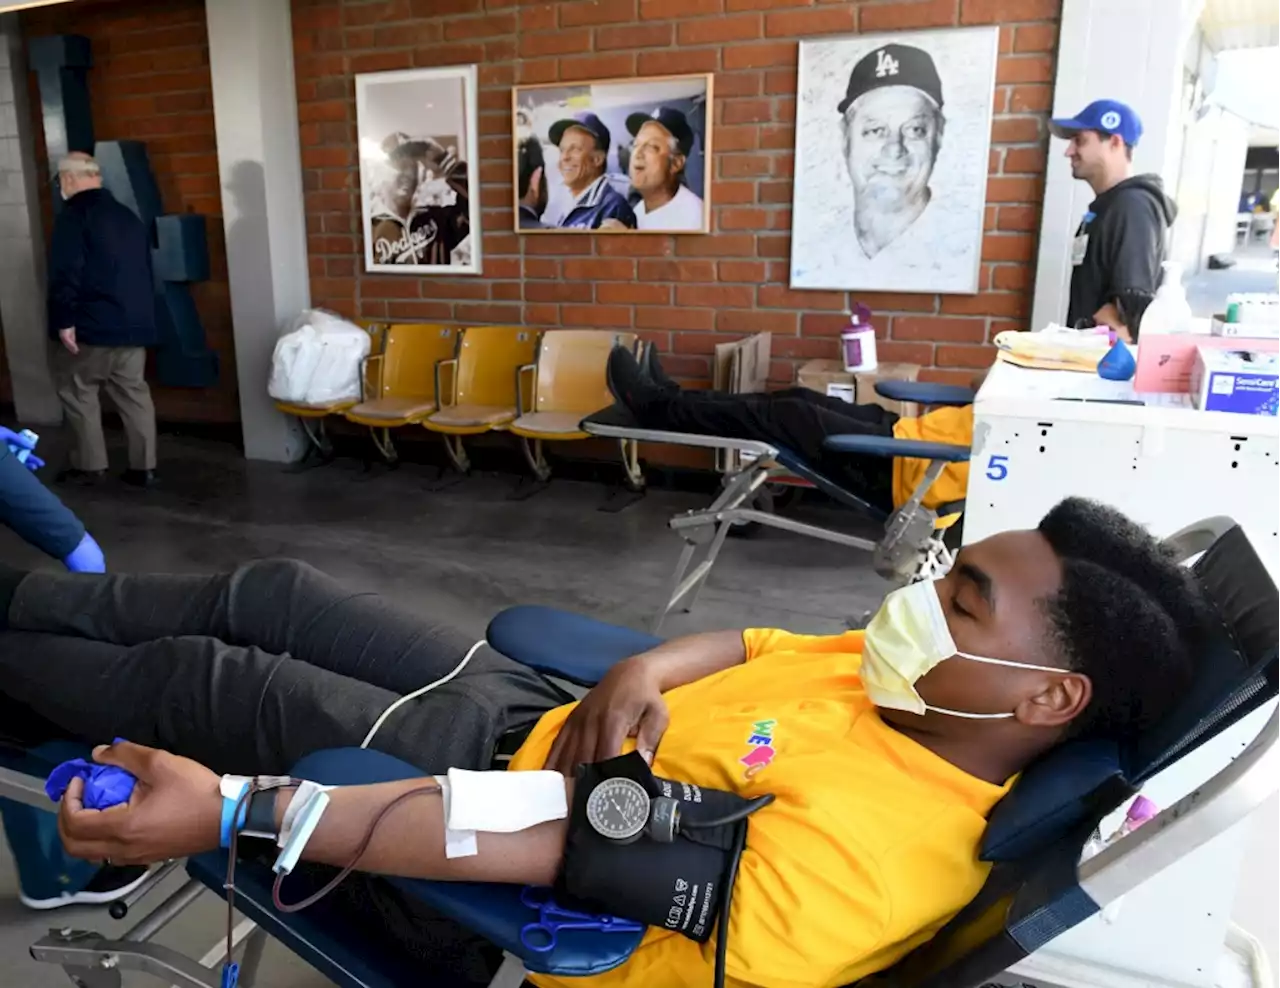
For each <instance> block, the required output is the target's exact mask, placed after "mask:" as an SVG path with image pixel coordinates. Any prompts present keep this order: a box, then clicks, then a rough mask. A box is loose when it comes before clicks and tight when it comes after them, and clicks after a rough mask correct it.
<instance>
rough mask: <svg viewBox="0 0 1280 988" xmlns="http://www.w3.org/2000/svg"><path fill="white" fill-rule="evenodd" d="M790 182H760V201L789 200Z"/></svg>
mask: <svg viewBox="0 0 1280 988" xmlns="http://www.w3.org/2000/svg"><path fill="white" fill-rule="evenodd" d="M791 194H792V189H791V183H790V182H761V183H760V201H761V202H765V203H780V202H790V201H791Z"/></svg>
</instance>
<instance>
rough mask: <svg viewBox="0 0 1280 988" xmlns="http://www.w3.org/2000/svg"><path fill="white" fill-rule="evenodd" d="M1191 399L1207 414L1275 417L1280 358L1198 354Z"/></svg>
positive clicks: (1279, 404)
mask: <svg viewBox="0 0 1280 988" xmlns="http://www.w3.org/2000/svg"><path fill="white" fill-rule="evenodd" d="M1191 397H1192V399H1193V400H1194V401H1195V403H1196V407H1197V408H1199V409H1201V410H1202V411H1206V412H1236V413H1239V414H1242V415H1275V414H1276V410H1277V408H1278V407H1280V358H1278V357H1277V356H1276V354H1274V353H1260V352H1258V351H1257V350H1239V349H1236V350H1219V349H1216V348H1213V347H1200V348H1198V349H1197V350H1196V359H1195V367H1194V368H1193V369H1192V372H1191Z"/></svg>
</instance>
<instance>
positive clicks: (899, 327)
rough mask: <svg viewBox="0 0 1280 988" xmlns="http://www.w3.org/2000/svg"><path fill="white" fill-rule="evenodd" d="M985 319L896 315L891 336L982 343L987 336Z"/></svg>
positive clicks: (899, 338) (904, 338)
mask: <svg viewBox="0 0 1280 988" xmlns="http://www.w3.org/2000/svg"><path fill="white" fill-rule="evenodd" d="M986 332H987V324H986V320H984V319H963V318H960V317H958V316H894V317H893V325H892V330H891V333H890V335H891V337H892V338H893V339H895V340H948V341H953V342H959V343H981V342H982V341H983V340H984V339H985V338H986Z"/></svg>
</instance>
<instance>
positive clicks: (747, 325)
mask: <svg viewBox="0 0 1280 988" xmlns="http://www.w3.org/2000/svg"><path fill="white" fill-rule="evenodd" d="M799 322H800V314H799V313H797V312H760V311H757V310H754V309H753V310H749V311H742V312H739V311H735V310H733V309H717V310H716V329H717V331H719V332H722V333H726V332H727V333H777V334H780V335H784V336H794V335H795V332H796V326H797V325H798V324H799ZM775 355H777V356H781V354H775Z"/></svg>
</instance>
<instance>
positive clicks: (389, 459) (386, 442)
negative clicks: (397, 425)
mask: <svg viewBox="0 0 1280 988" xmlns="http://www.w3.org/2000/svg"><path fill="white" fill-rule="evenodd" d="M369 435H370V436H372V437H373V445H374V446H376V447H377V448H378V452H379V453H380V454H381V455H382V458H383V460H385V461H386V463H387V465H388V466H394V465H395V464H396V463H398V462H399V460H400V454H399V453H397V452H396V446H395V443H394V442H392V441H391V430H390V429H385V428H378V427H375V426H370V427H369Z"/></svg>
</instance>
